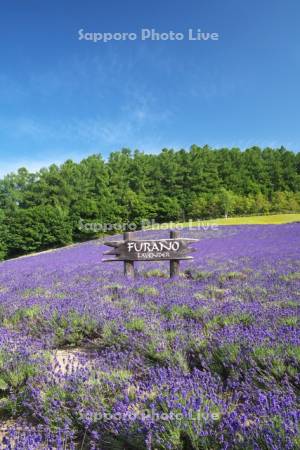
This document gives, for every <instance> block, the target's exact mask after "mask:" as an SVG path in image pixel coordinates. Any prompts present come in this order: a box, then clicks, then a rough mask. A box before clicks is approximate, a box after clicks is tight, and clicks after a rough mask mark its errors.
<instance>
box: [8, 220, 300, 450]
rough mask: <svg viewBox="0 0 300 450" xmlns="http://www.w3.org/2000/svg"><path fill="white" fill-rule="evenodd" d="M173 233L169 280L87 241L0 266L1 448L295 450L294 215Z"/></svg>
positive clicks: (297, 282)
mask: <svg viewBox="0 0 300 450" xmlns="http://www.w3.org/2000/svg"><path fill="white" fill-rule="evenodd" d="M182 235H184V236H189V237H194V238H199V242H198V243H197V244H195V245H194V247H195V248H196V249H197V252H195V253H194V255H195V259H194V260H193V261H187V262H183V263H182V264H181V271H182V273H181V276H180V277H178V278H175V279H169V278H168V264H167V263H165V262H161V263H149V262H147V263H139V264H137V265H136V267H137V270H138V275H137V277H136V278H135V279H134V280H127V279H124V277H123V267H122V263H116V262H115V263H102V262H101V258H102V253H103V251H104V249H105V247H104V246H102V244H101V242H99V241H92V242H88V243H84V244H79V245H75V246H72V247H68V248H64V249H60V250H56V251H53V252H49V253H44V254H40V255H37V256H31V257H28V258H27V257H26V258H20V259H17V260H10V261H6V262H4V263H1V264H0V322H1V323H0V326H1V335H0V420H1V426H0V428H1V431H0V436H1V441H2V443H1V444H0V448H1V449H48V448H49V449H50V448H52V449H54V448H55V449H73V448H74V449H113V450H121V449H128V450H131V449H132V450H134V449H136V450H143V449H148V450H150V449H152V450H154V449H178V450H179V449H181V450H189V449H203V450H204V449H207V450H208V449H209V450H215V449H248V450H250V449H278V450H282V449H299V448H300V433H299V429H298V422H299V417H300V413H299V403H298V402H297V397H298V401H299V368H300V349H299V342H300V335H299V318H298V313H299V308H298V306H299V301H300V223H294V224H286V225H259V226H256V225H249V226H232V227H231V226H228V227H219V228H218V229H216V230H208V231H198V230H190V231H182ZM140 236H147V238H150V237H152V238H153V237H161V238H163V237H168V231H167V230H165V231H160V232H154V231H149V232H146V233H140Z"/></svg>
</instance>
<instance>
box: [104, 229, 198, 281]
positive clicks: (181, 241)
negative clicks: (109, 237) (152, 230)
mask: <svg viewBox="0 0 300 450" xmlns="http://www.w3.org/2000/svg"><path fill="white" fill-rule="evenodd" d="M197 241H198V239H189V238H180V237H179V235H178V232H176V231H171V233H170V239H141V240H135V239H133V233H124V240H123V241H107V242H104V244H105V245H107V246H110V247H112V249H111V250H109V251H106V252H104V254H105V255H111V256H114V257H115V258H113V259H112V258H110V259H104V260H103V261H104V262H112V261H124V273H125V275H129V276H133V275H134V263H133V262H134V261H164V260H170V276H171V277H172V276H175V275H178V273H179V261H180V260H181V259H193V257H192V256H189V253H190V252H193V251H195V250H194V249H191V248H189V247H188V245H189V244H190V243H192V242H197Z"/></svg>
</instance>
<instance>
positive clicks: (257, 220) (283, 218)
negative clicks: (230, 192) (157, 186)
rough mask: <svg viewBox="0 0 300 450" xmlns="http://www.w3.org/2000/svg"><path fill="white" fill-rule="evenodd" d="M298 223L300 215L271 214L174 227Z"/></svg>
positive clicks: (204, 221)
mask: <svg viewBox="0 0 300 450" xmlns="http://www.w3.org/2000/svg"><path fill="white" fill-rule="evenodd" d="M298 221H299V222H300V214H272V215H266V216H246V217H229V218H228V219H225V218H221V219H211V220H201V221H191V222H182V223H178V224H176V225H178V226H182V227H188V226H198V225H201V224H203V223H205V224H215V225H249V224H253V225H268V224H280V223H289V222H298ZM169 227H170V226H169V224H166V226H165V228H169ZM150 228H151V227H150Z"/></svg>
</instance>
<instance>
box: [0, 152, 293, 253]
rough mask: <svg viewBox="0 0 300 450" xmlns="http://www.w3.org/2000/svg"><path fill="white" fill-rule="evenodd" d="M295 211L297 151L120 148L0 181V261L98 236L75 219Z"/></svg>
mask: <svg viewBox="0 0 300 450" xmlns="http://www.w3.org/2000/svg"><path fill="white" fill-rule="evenodd" d="M299 211H300V153H294V152H291V151H288V150H286V149H285V148H283V147H281V148H279V149H272V148H265V149H261V148H259V147H252V148H249V149H247V150H245V151H241V150H240V149H238V148H232V149H227V148H222V149H218V150H216V149H212V148H210V147H208V146H204V147H198V146H196V145H192V146H191V148H190V149H189V150H184V149H182V150H179V151H174V150H173V149H163V150H162V151H161V152H160V153H159V154H145V153H143V152H140V151H138V150H136V151H134V152H132V151H130V150H129V149H122V150H121V151H116V152H113V153H111V154H110V156H109V158H108V160H107V161H105V160H104V159H103V158H102V157H101V155H99V154H96V155H92V156H89V157H87V158H85V159H83V160H82V161H81V162H79V163H76V162H74V161H72V160H67V161H66V162H65V163H63V164H62V165H60V166H57V165H55V164H52V165H51V166H49V167H48V168H43V169H41V170H39V171H38V172H36V173H30V172H29V171H28V170H27V169H26V168H20V169H19V170H18V171H17V173H11V174H9V175H6V176H5V177H4V178H3V179H1V180H0V259H5V258H10V257H14V256H18V255H21V254H24V253H29V252H33V251H40V250H44V249H49V248H53V247H58V246H63V245H66V244H69V243H72V242H77V241H80V240H86V239H90V238H94V237H96V235H97V233H96V232H94V233H91V232H87V231H85V230H82V228H80V227H79V223H82V222H83V221H88V222H92V223H94V222H95V223H102V224H109V223H123V224H124V223H125V224H126V223H132V222H134V223H136V224H137V225H140V224H141V223H142V221H143V220H146V219H148V220H155V221H156V222H158V223H160V222H167V221H185V220H188V219H202V220H203V219H209V218H216V217H220V216H228V215H232V216H233V215H247V214H267V213H279V212H280V213H284V212H299Z"/></svg>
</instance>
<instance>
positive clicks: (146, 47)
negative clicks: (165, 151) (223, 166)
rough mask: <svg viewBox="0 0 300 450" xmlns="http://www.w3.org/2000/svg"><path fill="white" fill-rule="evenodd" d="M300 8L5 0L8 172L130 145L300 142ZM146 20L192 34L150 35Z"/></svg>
mask: <svg viewBox="0 0 300 450" xmlns="http://www.w3.org/2000/svg"><path fill="white" fill-rule="evenodd" d="M299 18H300V3H299V1H298V0H286V1H283V0H281V1H279V0H253V1H241V0H226V1H223V0H187V1H185V2H183V1H182V0H180V1H179V0H163V1H162V0H151V2H150V1H146V0H144V1H141V0H126V1H124V0H111V1H110V2H104V1H102V0H85V1H74V0H51V1H48V2H46V1H43V2H41V1H40V0H26V2H25V1H24V0H11V1H8V0H7V1H2V2H1V14H0V23H1V39H0V55H1V65H0V157H1V159H0V161H1V164H0V175H3V174H5V173H7V172H9V171H12V170H16V169H17V168H18V167H20V166H23V165H25V166H27V167H28V168H29V169H31V170H37V169H39V168H40V167H42V166H45V165H49V164H50V163H52V162H56V163H61V162H63V161H64V160H66V159H68V158H72V159H75V160H80V159H81V158H83V157H85V156H87V155H89V154H91V153H95V152H100V153H101V154H102V155H103V156H104V157H106V156H107V155H108V154H109V153H110V152H111V151H113V150H117V149H120V148H122V147H129V148H132V149H135V148H139V149H140V150H144V151H146V152H158V151H159V150H160V149H161V148H163V147H172V148H176V149H177V148H181V147H184V148H188V147H189V146H190V145H191V144H193V143H196V144H199V145H204V144H208V145H210V146H213V147H222V146H228V147H232V146H238V147H241V148H246V147H249V146H252V145H260V146H262V147H265V146H274V147H277V146H278V147H279V146H281V145H284V146H286V147H287V148H289V149H291V150H294V151H299V149H300V126H299V105H300V89H299V80H300V51H299V50H300V27H299ZM143 28H154V29H155V30H156V31H157V32H169V31H170V30H173V31H176V32H182V33H184V35H185V39H183V40H182V41H161V40H160V41H151V40H147V41H142V40H141V39H140V31H141V29H143ZM189 28H191V29H193V30H197V29H198V28H199V29H201V31H203V32H217V33H219V36H220V38H219V40H218V41H206V42H203V41H190V40H188V38H187V30H188V29H189ZM80 29H84V31H85V32H99V33H103V32H111V33H115V32H131V33H136V34H137V36H138V38H137V39H136V40H134V41H128V40H127V41H111V42H107V43H103V42H97V43H94V42H90V41H86V40H79V39H78V37H79V35H78V31H79V30H80Z"/></svg>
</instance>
